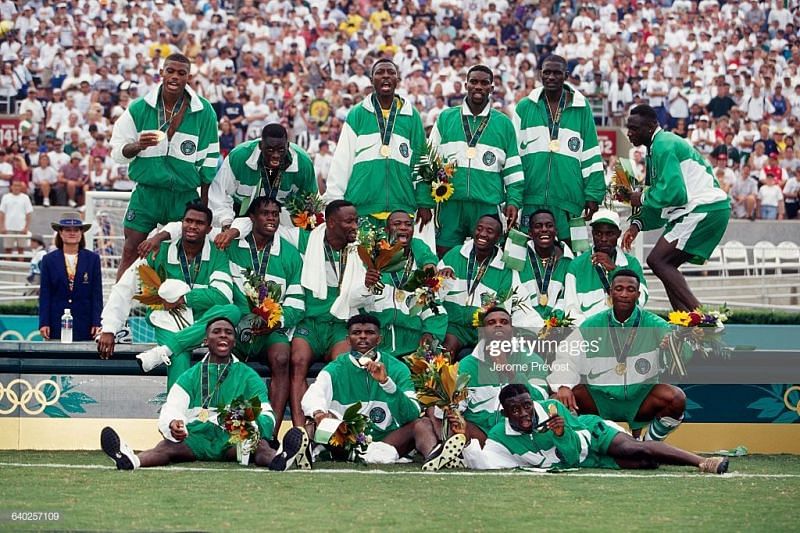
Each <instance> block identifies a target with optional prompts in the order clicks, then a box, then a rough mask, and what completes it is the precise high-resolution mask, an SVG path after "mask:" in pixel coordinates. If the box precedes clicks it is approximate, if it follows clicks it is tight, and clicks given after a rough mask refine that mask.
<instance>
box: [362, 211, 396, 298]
mask: <svg viewBox="0 0 800 533" xmlns="http://www.w3.org/2000/svg"><path fill="white" fill-rule="evenodd" d="M358 257H360V258H361V261H363V262H364V266H366V267H367V268H368V269H371V270H377V271H378V272H397V271H398V270H400V269H401V268H403V266H404V264H405V261H406V258H405V256H404V255H403V244H402V243H400V242H397V241H395V240H394V239H392V238H390V236H389V235H388V234H387V233H386V230H385V229H384V228H381V227H377V226H375V225H374V224H373V223H372V222H370V221H369V219H368V218H362V219H361V220H360V221H359V224H358ZM383 288H384V285H383V283H381V282H380V281H379V282H378V283H376V284H375V285H373V287H372V289H371V290H372V293H373V294H381V293H382V292H383Z"/></svg>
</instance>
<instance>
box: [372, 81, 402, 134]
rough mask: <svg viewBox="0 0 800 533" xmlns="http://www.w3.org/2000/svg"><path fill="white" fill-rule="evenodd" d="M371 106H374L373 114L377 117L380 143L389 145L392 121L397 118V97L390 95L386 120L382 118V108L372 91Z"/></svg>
mask: <svg viewBox="0 0 800 533" xmlns="http://www.w3.org/2000/svg"><path fill="white" fill-rule="evenodd" d="M372 107H374V108H375V116H376V117H377V119H378V128H379V129H380V132H381V144H382V145H383V146H389V143H390V142H391V139H392V130H393V129H394V121H395V119H396V118H397V97H394V96H393V97H392V107H390V108H389V119H388V120H384V118H383V109H382V108H381V104H380V102H379V101H378V97H377V96H376V95H375V93H372Z"/></svg>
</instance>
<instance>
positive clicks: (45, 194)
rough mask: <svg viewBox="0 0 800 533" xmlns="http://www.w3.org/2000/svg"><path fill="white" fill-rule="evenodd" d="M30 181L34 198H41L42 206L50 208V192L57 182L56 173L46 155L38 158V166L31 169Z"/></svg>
mask: <svg viewBox="0 0 800 533" xmlns="http://www.w3.org/2000/svg"><path fill="white" fill-rule="evenodd" d="M31 181H32V182H33V186H34V196H41V198H42V205H43V206H44V207H50V192H51V191H52V189H53V187H54V186H55V184H56V183H57V182H58V172H56V169H54V168H53V165H51V164H50V156H49V155H47V153H44V154H41V155H40V156H39V165H38V166H36V167H35V168H34V169H33V174H32V178H31Z"/></svg>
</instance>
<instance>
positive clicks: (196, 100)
mask: <svg viewBox="0 0 800 533" xmlns="http://www.w3.org/2000/svg"><path fill="white" fill-rule="evenodd" d="M189 67H190V63H189V60H188V59H187V58H186V56H184V55H182V54H171V55H169V56H167V58H166V59H165V60H164V64H163V66H162V68H161V71H160V75H161V78H162V80H163V81H162V83H161V84H160V85H158V87H156V88H155V89H154V90H153V91H152V92H151V93H149V94H148V95H146V96H145V97H143V98H140V99H138V100H136V101H134V102H133V103H132V104H131V105H130V106H129V107H128V108H127V109H126V110H125V112H124V113H123V114H122V116H120V117H119V119H117V122H116V123H115V124H114V132H113V133H112V135H111V147H112V150H111V156H112V157H113V158H114V161H116V162H117V163H118V164H120V165H128V175H129V176H130V178H131V180H133V181H134V182H136V184H137V186H136V190H135V191H134V192H133V194H132V195H131V200H130V203H129V204H128V210H127V212H126V213H125V247H124V248H123V251H122V259H121V261H120V264H119V267H118V268H117V279H119V278H120V277H121V276H122V274H123V273H124V272H125V270H126V269H127V268H128V266H130V264H131V263H133V261H134V259H136V254H137V251H136V250H137V248H138V246H139V244H140V243H141V242H142V241H143V240H144V239H145V238H146V237H147V234H148V233H149V232H150V231H151V230H152V229H153V228H155V227H156V226H157V225H158V224H166V223H167V222H173V221H176V220H180V219H181V217H182V216H183V211H184V209H185V207H186V204H187V203H189V202H194V201H196V200H197V199H198V195H197V188H198V187H200V188H201V195H200V196H201V198H202V201H203V203H205V202H206V196H207V192H208V185H209V184H210V183H211V182H212V181H213V180H214V175H215V173H216V170H217V158H218V157H219V141H218V136H217V115H216V114H215V113H214V109H213V108H212V107H211V104H210V103H209V102H208V101H207V100H205V99H204V98H202V97H201V96H199V95H198V94H197V93H195V92H194V91H193V90H192V88H191V87H189V85H188V81H189Z"/></svg>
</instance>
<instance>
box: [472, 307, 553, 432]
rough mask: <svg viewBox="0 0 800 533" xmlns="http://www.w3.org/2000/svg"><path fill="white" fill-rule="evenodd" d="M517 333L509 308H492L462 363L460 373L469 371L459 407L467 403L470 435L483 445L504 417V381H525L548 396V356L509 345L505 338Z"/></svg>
mask: <svg viewBox="0 0 800 533" xmlns="http://www.w3.org/2000/svg"><path fill="white" fill-rule="evenodd" d="M513 336H514V329H513V325H512V323H511V316H510V315H509V314H508V311H506V310H505V309H503V308H502V307H495V308H492V309H489V310H487V311H486V314H485V315H484V318H483V328H482V330H481V340H480V342H479V343H478V345H477V346H476V347H475V349H474V350H473V351H472V353H471V354H470V355H468V356H466V357H465V358H464V359H462V360H461V361H460V362H459V363H458V373H459V374H468V375H469V383H468V384H467V387H468V389H469V395H468V396H467V400H466V402H465V403H466V405H461V406H459V407H460V408H462V407H463V410H462V415H463V417H464V419H465V420H466V422H467V432H468V434H469V436H470V437H471V438H474V439H477V440H478V442H480V443H481V445H483V442H484V441H485V440H486V435H487V434H488V433H489V430H491V429H492V428H493V427H494V426H495V425H496V424H497V423H498V422H499V421H500V420H501V419H502V418H503V416H502V414H501V413H500V400H499V398H498V396H499V394H500V389H502V388H503V386H504V385H507V384H509V383H524V384H525V387H527V389H528V391H529V392H530V394H531V396H532V397H533V398H535V399H537V400H544V399H546V398H547V397H548V392H547V381H546V378H547V369H546V367H545V364H544V360H543V359H542V358H541V357H540V356H539V354H537V353H535V352H529V351H527V350H517V351H513V349H507V348H506V346H504V342H503V341H510V340H511V339H512V338H513ZM506 344H507V343H506Z"/></svg>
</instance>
